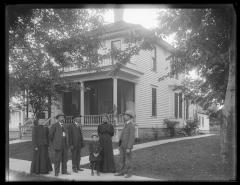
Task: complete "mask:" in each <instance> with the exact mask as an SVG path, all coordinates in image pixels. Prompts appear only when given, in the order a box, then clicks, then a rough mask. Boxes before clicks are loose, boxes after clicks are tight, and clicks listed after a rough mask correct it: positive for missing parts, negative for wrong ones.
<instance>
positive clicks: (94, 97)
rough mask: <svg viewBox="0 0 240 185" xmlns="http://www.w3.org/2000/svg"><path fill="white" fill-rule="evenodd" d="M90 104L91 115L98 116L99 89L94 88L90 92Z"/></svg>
mask: <svg viewBox="0 0 240 185" xmlns="http://www.w3.org/2000/svg"><path fill="white" fill-rule="evenodd" d="M89 103H90V106H89V108H90V115H97V114H98V90H97V88H92V89H91V90H90V91H89Z"/></svg>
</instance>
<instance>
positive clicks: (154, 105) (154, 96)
mask: <svg viewBox="0 0 240 185" xmlns="http://www.w3.org/2000/svg"><path fill="white" fill-rule="evenodd" d="M152 116H157V89H156V88H152Z"/></svg>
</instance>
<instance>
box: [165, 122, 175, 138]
mask: <svg viewBox="0 0 240 185" xmlns="http://www.w3.org/2000/svg"><path fill="white" fill-rule="evenodd" d="M163 121H164V124H165V125H167V129H168V131H169V133H170V137H173V136H175V126H176V125H177V124H178V123H179V122H178V121H175V120H171V119H164V120H163Z"/></svg>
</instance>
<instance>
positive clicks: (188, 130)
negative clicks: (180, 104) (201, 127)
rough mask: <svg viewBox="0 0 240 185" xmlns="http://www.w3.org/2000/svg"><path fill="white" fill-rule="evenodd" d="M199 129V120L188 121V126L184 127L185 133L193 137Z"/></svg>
mask: <svg viewBox="0 0 240 185" xmlns="http://www.w3.org/2000/svg"><path fill="white" fill-rule="evenodd" d="M197 128H198V120H197V119H194V120H187V121H186V126H185V127H184V130H185V132H186V133H187V135H189V136H191V135H193V133H194V131H195V130H196V129H197Z"/></svg>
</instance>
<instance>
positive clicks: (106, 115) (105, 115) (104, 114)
mask: <svg viewBox="0 0 240 185" xmlns="http://www.w3.org/2000/svg"><path fill="white" fill-rule="evenodd" d="M102 117H107V119H108V121H109V117H108V114H107V113H103V114H102Z"/></svg>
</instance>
